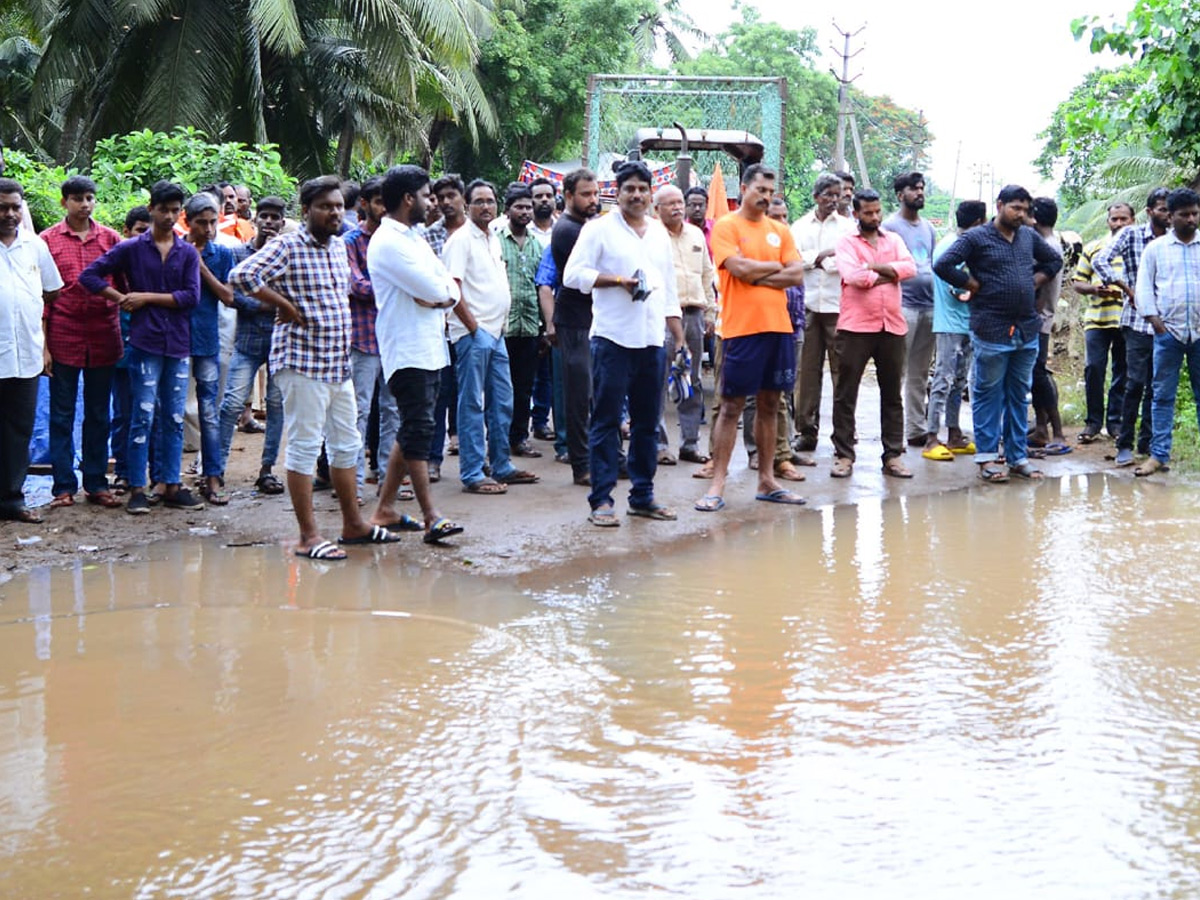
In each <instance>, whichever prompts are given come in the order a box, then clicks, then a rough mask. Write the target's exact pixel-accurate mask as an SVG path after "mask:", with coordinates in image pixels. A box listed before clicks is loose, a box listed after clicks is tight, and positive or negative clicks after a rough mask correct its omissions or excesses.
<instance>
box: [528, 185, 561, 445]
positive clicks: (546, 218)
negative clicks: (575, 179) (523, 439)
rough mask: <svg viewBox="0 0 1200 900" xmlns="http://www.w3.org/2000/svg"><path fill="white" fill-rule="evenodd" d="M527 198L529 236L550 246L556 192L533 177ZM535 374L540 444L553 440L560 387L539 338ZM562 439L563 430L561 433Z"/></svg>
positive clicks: (536, 426)
mask: <svg viewBox="0 0 1200 900" xmlns="http://www.w3.org/2000/svg"><path fill="white" fill-rule="evenodd" d="M529 191H530V195H531V196H532V198H533V221H532V222H530V223H529V233H530V234H532V235H533V236H534V237H535V238H537V242H538V244H539V245H541V248H542V249H543V250H546V249H548V248H549V247H550V239H551V237H552V236H553V234H554V220H555V218H556V217H557V214H558V210H557V208H556V207H555V201H556V200H557V197H558V192H557V190H556V189H555V187H554V182H552V181H551V180H550V179H549V178H535V179H533V181H531V182H529ZM539 344H540V346H539V353H538V363H537V372H536V374H535V375H534V379H533V416H532V417H533V436H534V437H536V438H538V439H539V440H543V441H553V440H556V439H557V435H556V434H555V430H554V429H552V428H551V427H550V410H551V408H552V407H553V405H554V392H555V391H558V392H560V393H561V391H562V385H561V384H559V385H557V386H556V385H555V383H554V382H555V378H556V377H561V376H556V374H555V372H554V367H553V365H552V364H551V353H550V352H549V351H550V345H549V342H548V341H546V340H545V339H544V338H541V339H539ZM564 437H565V431H564Z"/></svg>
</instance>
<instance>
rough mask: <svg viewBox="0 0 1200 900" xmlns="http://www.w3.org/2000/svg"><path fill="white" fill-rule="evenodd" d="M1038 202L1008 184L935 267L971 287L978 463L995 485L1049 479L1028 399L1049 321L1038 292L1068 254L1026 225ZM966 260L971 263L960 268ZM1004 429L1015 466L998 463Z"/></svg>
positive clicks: (982, 475) (952, 282)
mask: <svg viewBox="0 0 1200 900" xmlns="http://www.w3.org/2000/svg"><path fill="white" fill-rule="evenodd" d="M1032 202H1033V197H1032V196H1031V195H1030V193H1029V191H1027V190H1025V188H1023V187H1021V186H1020V185H1016V184H1010V185H1006V186H1005V187H1004V188H1003V189H1001V191H1000V193H999V195H998V196H997V198H996V215H995V218H993V219H992V220H991V221H990V222H988V223H987V224H986V225H980V226H979V227H978V228H972V229H970V230H969V231H966V232H963V234H962V235H960V236H959V238H958V240H956V241H955V242H954V243H953V244H951V245H950V247H949V249H947V250H946V251H945V252H944V253H942V254H941V255H940V256H939V257H938V259H937V262H935V263H934V265H933V271H934V273H935V274H936V275H937V276H938V278H941V279H942V280H943V281H945V282H947V283H948V284H949V285H950V286H951V287H953V288H955V289H956V290H957V291H959V292H962V291H964V290H967V291H970V292H971V300H970V308H971V347H972V350H973V351H974V354H975V376H974V385H975V389H974V390H973V391H972V393H971V413H972V418H973V419H974V423H975V446H976V453H975V462H976V463H977V464H978V466H979V477H980V479H981V480H982V481H984V482H986V483H988V484H1000V483H1002V482H1006V481H1008V478H1009V474H1010V473H1011V474H1014V475H1016V476H1018V477H1020V478H1025V479H1032V480H1040V479H1041V478H1042V477H1044V476H1043V475H1042V473H1041V472H1040V471H1038V470H1037V469H1035V468H1034V467H1033V466H1032V465H1031V464H1030V462H1029V451H1028V445H1027V443H1026V426H1027V425H1028V419H1029V403H1028V401H1027V399H1026V398H1027V397H1028V396H1029V391H1030V388H1031V387H1032V383H1033V366H1034V363H1036V362H1037V356H1038V342H1039V339H1038V334H1039V332H1040V331H1041V326H1042V320H1041V317H1040V316H1039V315H1038V313H1037V307H1036V306H1035V301H1034V296H1035V293H1036V290H1037V288H1039V287H1041V286H1042V285H1043V284H1045V283H1046V281H1047V280H1049V279H1051V278H1055V277H1057V275H1058V273H1059V272H1060V271H1061V270H1062V264H1063V261H1062V254H1060V253H1056V252H1055V251H1054V250H1053V249H1052V248H1051V247H1050V245H1049V244H1047V243H1046V242H1045V240H1043V239H1042V236H1041V235H1040V234H1038V233H1037V231H1036V230H1034V229H1033V228H1031V227H1029V226H1028V225H1026V224H1025V222H1026V219H1027V218H1028V216H1029V207H1030V204H1031V203H1032ZM963 263H966V268H965V269H960V268H959V267H960V266H961V265H962V264H963ZM1002 435H1003V438H1004V454H1005V457H1006V458H1007V460H1008V471H1005V470H1004V469H1003V468H1001V467H1000V466H999V465H997V460H998V459H999V455H1000V454H999V449H1000V438H1001V436H1002Z"/></svg>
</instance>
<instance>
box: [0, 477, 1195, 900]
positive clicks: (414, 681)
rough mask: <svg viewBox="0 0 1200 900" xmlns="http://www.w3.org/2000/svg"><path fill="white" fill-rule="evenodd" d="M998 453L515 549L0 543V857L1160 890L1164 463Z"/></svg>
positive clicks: (501, 880)
mask: <svg viewBox="0 0 1200 900" xmlns="http://www.w3.org/2000/svg"><path fill="white" fill-rule="evenodd" d="M1025 488H1026V486H1012V489H1004V490H980V491H974V492H968V493H962V494H957V495H951V496H943V497H923V498H906V499H903V500H899V501H895V502H888V503H873V502H867V503H864V504H862V505H860V506H858V507H856V508H849V507H847V508H838V509H833V508H826V509H822V510H818V511H815V512H812V513H810V514H807V515H802V516H799V517H793V518H789V519H787V520H785V521H781V523H780V524H779V525H778V526H777V527H775V528H774V529H762V530H751V531H748V532H747V531H742V532H739V533H736V534H733V535H729V534H726V535H722V534H720V533H719V532H718V533H717V534H715V535H714V536H713V538H712V539H711V540H707V541H704V542H699V543H697V544H696V545H695V546H691V547H688V548H686V549H684V550H682V551H681V552H679V553H677V554H674V555H670V556H662V555H659V556H657V557H654V558H646V559H642V560H637V561H634V562H633V563H631V564H627V563H625V562H622V563H621V565H622V566H626V565H630V566H631V568H629V569H628V570H626V569H622V570H620V571H608V572H605V571H592V572H590V573H585V572H579V571H576V572H572V573H568V574H566V575H560V576H559V577H557V578H552V577H550V576H547V577H545V578H543V579H541V580H540V581H532V580H531V581H528V582H526V583H524V584H522V585H520V586H519V587H518V586H513V585H510V584H508V583H498V582H491V581H483V580H479V579H470V578H467V577H464V576H447V575H442V576H435V575H430V574H429V573H423V572H420V571H416V570H413V569H411V568H408V567H406V566H405V564H404V563H403V561H402V557H403V554H402V553H400V554H397V553H394V552H380V553H378V554H377V555H375V556H373V557H369V558H367V559H366V560H359V561H357V562H355V563H353V564H351V565H345V566H330V567H323V566H313V565H311V564H309V563H307V562H300V561H295V560H293V559H289V558H287V557H286V556H284V555H283V554H282V553H281V551H279V550H278V549H275V548H267V549H262V548H253V549H251V548H244V549H238V550H230V549H226V548H220V547H217V546H214V545H212V544H206V543H199V544H190V545H178V546H168V547H164V548H163V549H162V551H161V558H160V559H157V560H155V561H153V562H150V563H146V564H144V565H137V566H91V567H83V566H78V567H76V568H74V569H65V570H56V571H38V572H35V573H33V574H32V575H31V576H29V577H28V578H24V579H15V580H13V581H11V582H9V583H7V584H4V585H2V586H0V853H2V854H3V861H4V865H3V866H0V895H3V896H9V895H11V896H24V897H52V896H64V897H75V896H80V895H82V894H84V893H85V892H87V891H90V892H91V894H92V895H93V896H135V897H159V896H174V897H197V898H199V897H215V896H228V897H254V898H259V897H372V898H374V897H378V898H384V897H399V896H404V897H406V898H418V897H430V898H434V897H451V896H455V897H472V898H473V897H481V898H488V897H495V896H515V897H530V898H543V897H546V898H549V897H572V898H576V897H601V896H603V897H640V896H643V895H646V894H655V895H659V896H667V897H680V898H685V897H686V898H713V900H725V898H736V897H747V898H761V897H796V896H801V895H804V896H830V895H831V894H833V893H834V892H835V891H836V892H837V894H838V895H839V896H848V897H859V896H862V897H867V896H870V897H872V898H879V897H909V896H920V897H923V898H930V897H946V898H951V897H953V898H960V897H962V896H964V895H967V894H968V893H969V895H971V896H978V897H1000V896H1005V897H1010V896H1029V895H1033V896H1047V897H1054V898H1056V900H1057V898H1074V897H1078V898H1095V897H1106V898H1108V897H1145V896H1162V897H1180V898H1183V897H1193V896H1195V895H1196V894H1197V893H1198V892H1200V848H1198V847H1197V839H1196V835H1197V834H1198V833H1200V814H1198V810H1197V808H1196V807H1197V802H1198V801H1197V799H1196V798H1197V795H1198V792H1197V791H1196V790H1195V784H1196V782H1197V780H1198V776H1200V733H1198V732H1200V729H1198V726H1197V724H1196V723H1197V722H1200V714H1198V713H1200V710H1198V709H1197V706H1198V701H1197V697H1198V696H1200V691H1198V688H1200V684H1198V683H1197V682H1198V674H1200V667H1198V666H1197V663H1196V659H1195V657H1196V653H1195V648H1196V646H1197V639H1198V637H1200V617H1198V614H1197V611H1196V609H1197V604H1196V599H1197V597H1198V596H1200V569H1198V567H1197V566H1196V565H1195V562H1194V561H1195V559H1196V548H1197V541H1196V538H1195V534H1196V523H1197V522H1200V493H1197V492H1196V491H1194V490H1191V489H1188V488H1185V487H1176V488H1174V489H1171V490H1161V489H1159V488H1158V487H1157V486H1151V485H1141V484H1133V485H1130V484H1129V483H1128V482H1127V481H1121V480H1116V479H1105V478H1103V477H1094V478H1091V479H1082V478H1075V479H1069V480H1064V481H1061V482H1053V483H1048V484H1046V485H1043V486H1042V487H1040V488H1036V489H1034V488H1029V489H1025ZM629 524H630V527H637V526H638V525H640V524H643V523H629ZM656 527H657V526H656Z"/></svg>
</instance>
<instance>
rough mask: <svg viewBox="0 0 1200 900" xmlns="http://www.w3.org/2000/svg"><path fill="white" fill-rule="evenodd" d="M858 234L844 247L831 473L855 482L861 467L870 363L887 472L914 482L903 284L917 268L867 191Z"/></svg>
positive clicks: (840, 249) (860, 199)
mask: <svg viewBox="0 0 1200 900" xmlns="http://www.w3.org/2000/svg"><path fill="white" fill-rule="evenodd" d="M853 210H854V218H855V220H856V221H857V222H858V231H857V232H856V233H854V234H848V235H846V236H845V237H844V238H842V239H841V240H840V241H838V245H837V267H838V272H839V273H840V274H841V276H842V304H841V310H840V312H839V314H838V330H837V351H838V377H837V388H836V390H835V391H834V394H833V447H834V452H835V453H836V458H835V459H834V462H833V468H832V469H831V470H830V472H829V474H830V475H832V476H833V477H834V478H847V477H849V475H850V473H851V471H852V470H853V468H854V459H855V452H854V434H855V411H856V409H857V407H858V389H859V386H860V384H861V383H862V377H863V372H864V371H866V368H867V363H868V362H874V363H875V375H876V378H877V380H878V381H879V427H880V434H881V437H882V440H883V474H884V475H891V476H892V477H893V478H912V472H910V471H909V470H908V468H907V467H906V466H905V465H904V463H903V462H902V461H901V459H900V457H901V456H902V455H903V453H904V405H903V402H902V401H901V399H900V384H901V382H902V381H903V379H904V351H905V341H904V335H905V331H906V330H907V327H908V326H907V321H906V317H905V315H904V313H903V312H902V311H901V292H900V286H901V284H900V283H901V282H903V281H905V280H907V279H910V278H912V277H913V276H914V275H915V274H916V272H917V267H916V264H915V263H914V262H913V258H912V256H911V255H909V252H908V248H907V247H906V246H905V243H904V241H903V240H902V239H901V238H900V236H899V235H897V234H895V233H893V232H889V231H882V230H880V227H879V225H880V220H881V219H882V218H883V210H882V207H881V205H880V200H879V194H878V193H876V192H875V191H873V190H870V189H869V188H868V189H864V190H861V191H858V192H857V193H855V195H854V202H853Z"/></svg>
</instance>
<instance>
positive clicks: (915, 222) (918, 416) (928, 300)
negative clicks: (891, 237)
mask: <svg viewBox="0 0 1200 900" xmlns="http://www.w3.org/2000/svg"><path fill="white" fill-rule="evenodd" d="M892 188H893V190H895V192H896V199H897V200H899V201H900V209H899V211H898V212H896V213H894V214H893V215H891V216H889V217H888V218H887V219H886V220H884V223H883V228H884V230H886V231H890V232H892V234H897V235H899V236H900V239H901V240H903V241H904V245H905V246H906V247H908V252H909V253H910V254H911V255H912V258H913V262H915V263H916V264H917V274H916V275H915V277H913V278H909V279H907V280H906V281H905V282H904V283H903V284H902V285H901V286H900V291H901V293H902V294H903V298H904V299H903V308H904V321H905V322H907V323H908V331H907V332H906V334H905V337H904V340H905V357H906V358H907V360H908V362H907V371H906V374H905V377H904V420H905V425H904V432H905V436H906V437H907V438H908V443H909V444H910V445H911V446H913V447H924V446H925V434H926V432H925V419H926V410H925V397H926V394H927V393H928V389H929V363H930V361H931V360H932V359H933V345H934V340H933V248H934V247H936V246H937V232H935V231H934V230H933V226H932V225H931V224H929V222H928V221H927V220H926V219H923V218H921V210H922V209H924V208H925V176H924V175H922V174H921V173H920V172H908V173H906V174H904V175H897V176H896V178H895V179H894V180H893V182H892ZM855 208H856V209H857V206H856V207H855ZM861 225H862V220H861V219H859V227H860V229H861Z"/></svg>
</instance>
